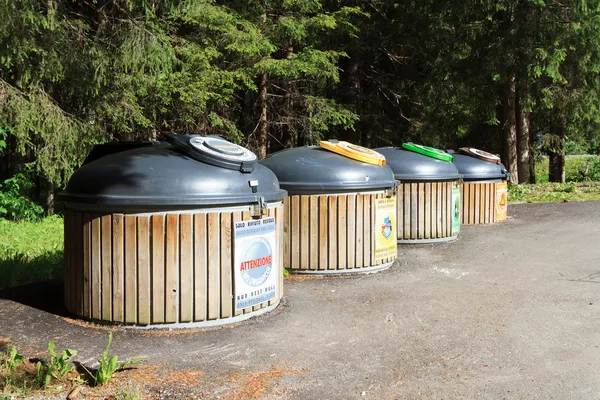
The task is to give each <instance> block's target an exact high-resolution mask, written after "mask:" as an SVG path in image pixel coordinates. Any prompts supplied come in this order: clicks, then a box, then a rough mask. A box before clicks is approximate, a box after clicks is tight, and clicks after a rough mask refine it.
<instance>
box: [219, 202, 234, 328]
mask: <svg viewBox="0 0 600 400" xmlns="http://www.w3.org/2000/svg"><path fill="white" fill-rule="evenodd" d="M231 243H232V240H231V213H228V212H223V213H221V318H229V317H231V313H232V311H231V310H232V287H231V282H232V281H233V279H232V277H231V273H232V267H231V265H232V258H231V248H232V247H233V246H232V245H231Z"/></svg>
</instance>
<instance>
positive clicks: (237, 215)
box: [231, 211, 283, 316]
mask: <svg viewBox="0 0 600 400" xmlns="http://www.w3.org/2000/svg"><path fill="white" fill-rule="evenodd" d="M282 217H283V216H282ZM241 220H242V213H241V212H239V211H238V212H234V213H231V223H232V228H231V229H232V231H231V237H232V240H231V265H232V279H231V283H232V285H231V295H232V298H233V302H232V303H233V304H232V310H233V315H234V316H238V315H241V314H243V311H242V310H236V309H235V302H236V298H235V292H236V287H235V284H236V280H235V273H236V269H237V268H239V266H237V265H235V264H234V262H235V261H234V259H235V239H233V238H234V229H235V228H234V227H235V223H236V222H240V221H241ZM277 239H278V240H279V237H277ZM281 251H282V252H283V247H282V248H281ZM279 257H281V258H282V260H283V254H280V255H279Z"/></svg>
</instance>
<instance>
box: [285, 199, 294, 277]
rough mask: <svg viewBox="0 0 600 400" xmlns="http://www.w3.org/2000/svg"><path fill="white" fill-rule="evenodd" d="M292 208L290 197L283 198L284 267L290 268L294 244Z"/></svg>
mask: <svg viewBox="0 0 600 400" xmlns="http://www.w3.org/2000/svg"><path fill="white" fill-rule="evenodd" d="M291 208H292V205H291V201H290V198H289V197H286V198H285V199H284V200H283V237H284V244H283V267H284V268H290V267H291V262H292V257H291V249H290V246H291V244H292V236H291V232H290V228H291V226H290V221H291V219H290V213H291Z"/></svg>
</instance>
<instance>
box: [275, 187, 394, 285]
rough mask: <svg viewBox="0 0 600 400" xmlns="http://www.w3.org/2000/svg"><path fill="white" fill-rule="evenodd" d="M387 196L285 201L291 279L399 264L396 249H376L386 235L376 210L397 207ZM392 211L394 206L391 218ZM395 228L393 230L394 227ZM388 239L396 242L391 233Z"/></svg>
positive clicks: (326, 196)
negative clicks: (379, 206) (382, 206)
mask: <svg viewBox="0 0 600 400" xmlns="http://www.w3.org/2000/svg"><path fill="white" fill-rule="evenodd" d="M389 193H391V191H390V192H389ZM389 193H388V195H386V192H383V191H379V192H371V193H346V194H318V195H293V196H290V197H288V198H287V199H285V200H284V211H283V213H284V258H283V265H284V267H285V268H288V269H289V270H290V271H291V272H292V273H304V274H321V275H327V274H343V273H367V272H375V271H379V270H382V269H385V268H388V267H390V266H391V265H392V264H393V262H394V260H395V259H396V247H395V244H394V245H393V246H392V251H388V252H387V253H382V252H381V251H380V250H378V249H379V247H381V246H378V244H377V243H376V241H377V235H381V234H382V232H381V231H382V226H381V225H382V223H380V222H378V220H377V216H376V210H377V204H378V201H379V202H380V203H381V201H382V200H384V201H387V202H389V201H391V202H395V198H394V196H393V195H391V194H389ZM394 207H395V204H392V206H391V210H392V213H393V210H394ZM383 218H385V216H384V217H383ZM390 225H392V224H390ZM392 228H393V230H395V224H393V226H392ZM390 235H393V236H392V237H395V233H394V232H393V231H392V232H390ZM378 251H379V252H380V254H378V253H377V252H378Z"/></svg>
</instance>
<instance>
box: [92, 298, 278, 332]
mask: <svg viewBox="0 0 600 400" xmlns="http://www.w3.org/2000/svg"><path fill="white" fill-rule="evenodd" d="M280 303H281V300H279V301H277V303H275V304H272V305H270V306H266V307H263V308H261V309H260V310H257V311H252V312H250V313H248V314H240V315H238V316H235V317H230V318H218V319H211V320H206V321H202V322H175V323H162V324H150V325H125V324H118V325H117V324H115V323H109V322H106V321H101V320H99V321H96V320H92V319H90V320H89V321H94V322H95V323H98V324H101V325H105V326H112V327H114V326H118V327H119V328H124V329H131V330H142V331H148V330H154V329H156V330H163V331H164V330H165V329H198V328H213V327H224V326H227V325H231V324H235V323H239V322H242V321H246V320H249V319H250V318H254V317H258V316H260V315H262V314H266V313H268V312H270V311H273V310H274V309H276V308H277V307H278V306H279V304H280Z"/></svg>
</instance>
